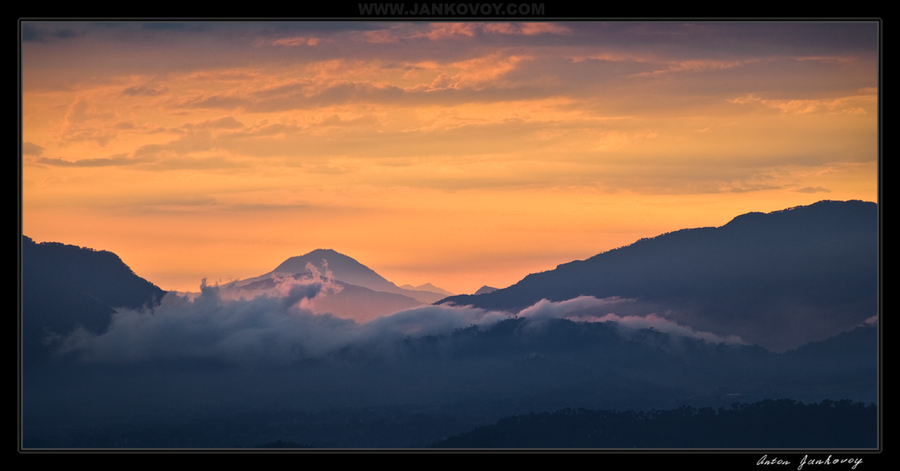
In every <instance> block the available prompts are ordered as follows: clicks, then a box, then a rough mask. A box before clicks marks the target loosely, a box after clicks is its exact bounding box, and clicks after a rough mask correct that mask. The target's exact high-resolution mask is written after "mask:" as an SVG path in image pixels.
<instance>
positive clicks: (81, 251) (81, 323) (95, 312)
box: [22, 236, 165, 363]
mask: <svg viewBox="0 0 900 471" xmlns="http://www.w3.org/2000/svg"><path fill="white" fill-rule="evenodd" d="M164 294H165V292H164V291H163V290H161V289H160V288H159V287H157V286H155V285H154V284H152V283H150V282H149V281H147V280H145V279H143V278H141V277H139V276H137V275H135V274H134V272H133V271H131V269H130V268H128V266H127V265H125V263H123V262H122V260H121V259H120V258H119V257H118V256H117V255H116V254H114V253H112V252H107V251H97V250H93V249H89V248H83V247H77V246H74V245H64V244H60V243H55V242H44V243H40V244H36V243H35V242H34V241H33V240H31V238H29V237H25V236H23V237H22V321H23V323H22V331H23V332H22V333H23V356H24V361H25V362H27V363H30V362H34V361H41V360H46V359H47V356H48V355H49V353H50V351H51V350H52V347H53V346H54V341H55V340H58V339H59V338H60V336H65V335H68V334H70V333H71V332H72V331H74V330H75V329H76V328H78V327H82V328H84V329H85V330H87V331H88V332H93V333H102V332H105V331H106V330H107V329H108V328H109V326H110V323H111V320H112V314H113V313H114V312H115V309H114V308H118V307H126V308H131V309H136V308H140V307H141V306H144V305H153V304H154V303H156V302H158V301H159V300H160V299H161V298H162V297H163V295H164Z"/></svg>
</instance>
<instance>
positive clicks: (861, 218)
mask: <svg viewBox="0 0 900 471" xmlns="http://www.w3.org/2000/svg"><path fill="white" fill-rule="evenodd" d="M877 238H878V213H877V206H876V204H875V203H868V202H862V201H846V202H843V201H821V202H818V203H815V204H813V205H810V206H800V207H796V208H791V209H786V210H783V211H776V212H772V213H768V214H763V213H748V214H744V215H741V216H738V217H736V218H734V219H733V220H732V221H731V222H729V223H728V224H726V225H724V226H722V227H718V228H713V227H707V228H699V229H685V230H680V231H676V232H671V233H667V234H663V235H660V236H658V237H654V238H651V239H641V240H639V241H637V242H635V243H634V244H631V245H629V246H626V247H622V248H618V249H615V250H610V251H608V252H604V253H601V254H599V255H596V256H594V257H591V258H589V259H587V260H583V261H574V262H570V263H565V264H562V265H559V266H558V267H557V268H556V269H555V270H551V271H547V272H542V273H535V274H531V275H528V276H526V277H525V278H524V279H523V280H522V281H520V282H518V283H516V284H514V285H512V286H510V287H508V288H505V289H500V290H496V291H493V292H490V293H486V294H478V295H459V296H452V297H449V298H446V299H444V300H443V301H441V303H451V304H456V305H472V306H475V307H480V308H485V309H495V310H503V311H507V312H511V313H515V312H518V311H519V310H521V309H524V308H526V307H528V306H531V305H533V304H535V303H536V302H538V301H540V300H541V299H548V300H551V301H563V300H567V299H573V298H576V297H578V296H594V297H596V298H607V297H612V296H618V297H622V298H634V299H637V300H639V301H641V302H644V303H646V304H647V306H648V307H647V309H651V308H652V309H653V310H654V312H656V313H657V314H658V315H661V316H665V317H667V318H669V319H672V320H675V321H676V322H678V323H680V324H682V325H689V326H691V327H693V328H694V329H697V330H702V331H708V332H713V333H716V334H719V335H738V336H740V337H742V338H743V339H744V340H745V341H748V342H751V343H758V344H759V345H762V346H765V347H766V348H770V349H775V350H778V351H784V350H788V349H791V348H795V347H798V346H800V345H803V344H805V343H807V342H811V341H815V340H822V339H825V338H828V337H831V336H834V335H836V334H838V333H840V332H843V331H847V330H850V329H852V328H853V327H855V326H857V325H860V324H862V323H863V322H865V321H866V320H867V319H870V318H872V317H873V316H875V315H876V314H877V286H878V282H877V280H878V248H877Z"/></svg>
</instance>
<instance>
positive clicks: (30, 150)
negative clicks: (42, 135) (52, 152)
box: [22, 141, 44, 156]
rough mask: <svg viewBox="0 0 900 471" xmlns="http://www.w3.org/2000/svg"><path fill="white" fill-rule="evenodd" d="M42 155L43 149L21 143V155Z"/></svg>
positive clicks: (32, 144)
mask: <svg viewBox="0 0 900 471" xmlns="http://www.w3.org/2000/svg"><path fill="white" fill-rule="evenodd" d="M43 153H44V148H43V147H41V146H39V145H37V144H35V143H33V142H27V141H26V142H23V143H22V154H23V155H38V156H39V155H41V154H43Z"/></svg>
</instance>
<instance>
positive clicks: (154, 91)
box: [122, 85, 169, 96]
mask: <svg viewBox="0 0 900 471" xmlns="http://www.w3.org/2000/svg"><path fill="white" fill-rule="evenodd" d="M168 90H169V88H168V87H166V86H165V85H162V86H159V87H156V88H152V87H147V86H143V85H141V86H136V87H128V88H126V89H125V90H123V91H122V94H123V95H128V96H158V95H162V94H164V93H166V92H167V91H168Z"/></svg>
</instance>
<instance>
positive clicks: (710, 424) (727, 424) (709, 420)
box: [432, 399, 878, 450]
mask: <svg viewBox="0 0 900 471" xmlns="http://www.w3.org/2000/svg"><path fill="white" fill-rule="evenodd" d="M877 425H878V416H877V408H876V406H875V405H874V404H869V405H865V404H863V403H861V402H857V403H853V402H851V401H837V402H835V401H830V400H826V401H822V402H820V403H812V404H803V403H802V402H796V401H792V400H790V399H781V400H766V401H760V402H756V403H752V404H744V403H734V404H732V406H731V407H730V408H725V407H719V408H718V409H713V408H711V407H705V408H700V409H697V408H695V407H689V406H683V407H680V408H678V409H674V410H652V411H648V412H645V411H641V412H635V411H612V410H586V409H563V410H559V411H556V412H554V413H552V414H551V413H547V412H544V413H540V414H535V413H531V414H528V415H517V416H513V417H507V418H504V419H501V420H499V421H497V423H496V424H494V425H489V426H484V427H479V428H477V429H475V430H473V431H471V432H468V433H464V434H461V435H457V436H454V437H451V438H448V439H446V440H442V441H440V442H438V443H435V444H433V445H432V446H433V447H434V448H731V449H734V448H760V449H777V448H804V449H810V448H812V449H816V448H825V449H832V450H834V449H842V448H855V449H865V448H876V447H877V438H878V434H877V431H878V427H877Z"/></svg>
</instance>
